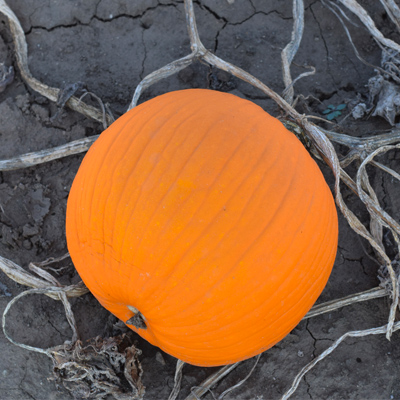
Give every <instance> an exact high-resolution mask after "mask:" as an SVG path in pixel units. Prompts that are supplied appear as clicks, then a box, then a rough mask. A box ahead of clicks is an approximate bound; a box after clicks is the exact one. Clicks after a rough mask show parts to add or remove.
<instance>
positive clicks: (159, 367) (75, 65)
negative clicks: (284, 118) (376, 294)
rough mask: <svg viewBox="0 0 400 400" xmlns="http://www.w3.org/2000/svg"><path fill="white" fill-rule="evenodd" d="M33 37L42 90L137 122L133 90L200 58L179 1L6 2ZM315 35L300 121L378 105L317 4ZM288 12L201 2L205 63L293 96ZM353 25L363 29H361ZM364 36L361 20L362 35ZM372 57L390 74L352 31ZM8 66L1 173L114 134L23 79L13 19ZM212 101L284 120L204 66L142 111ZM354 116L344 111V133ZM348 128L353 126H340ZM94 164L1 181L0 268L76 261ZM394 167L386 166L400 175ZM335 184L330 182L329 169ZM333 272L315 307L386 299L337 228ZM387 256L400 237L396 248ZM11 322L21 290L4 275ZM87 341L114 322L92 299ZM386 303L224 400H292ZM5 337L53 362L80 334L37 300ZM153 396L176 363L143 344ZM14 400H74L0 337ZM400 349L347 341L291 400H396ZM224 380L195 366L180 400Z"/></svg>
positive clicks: (306, 339)
mask: <svg viewBox="0 0 400 400" xmlns="http://www.w3.org/2000/svg"><path fill="white" fill-rule="evenodd" d="M8 3H9V5H10V7H11V8H12V9H13V11H14V12H15V14H16V15H17V17H18V18H19V20H20V21H21V24H22V27H23V29H24V31H25V34H26V39H27V43H28V51H29V66H30V69H31V72H32V74H33V76H34V77H36V78H37V79H39V80H40V81H43V82H45V83H46V84H48V85H50V86H53V87H58V88H62V87H65V86H66V85H69V84H73V83H77V82H83V84H84V85H85V88H87V90H88V91H90V92H92V93H94V94H96V95H97V96H99V97H100V98H101V99H102V101H103V102H104V103H108V104H109V107H110V109H111V110H112V112H113V114H114V115H115V116H119V115H121V114H122V113H123V112H124V111H125V110H126V108H127V106H128V104H129V102H130V100H131V97H132V94H133V92H134V89H135V87H136V86H137V85H138V83H139V82H140V80H141V79H142V78H144V77H145V76H146V75H147V74H149V73H151V72H152V71H154V70H156V69H157V68H160V67H162V66H163V65H165V64H167V63H169V62H171V61H173V60H176V59H178V58H180V57H182V56H184V55H186V54H188V53H189V52H190V43H189V38H188V35H187V28H186V23H185V14H184V6H183V2H182V1H173V0H135V1H129V0H69V1H62V0H51V1H50V0H12V1H11V0H9V1H8ZM361 4H362V5H363V6H364V7H365V8H366V9H367V10H368V11H369V12H370V14H371V15H373V16H374V19H375V22H376V24H377V26H378V27H379V28H380V29H381V30H382V32H383V33H384V34H385V35H386V36H388V37H390V38H392V39H394V40H397V41H399V36H398V35H397V34H396V32H395V28H394V26H393V25H392V24H391V22H390V20H388V18H387V17H386V15H385V13H384V9H383V7H382V6H381V5H380V3H379V2H378V1H376V0H363V1H361ZM305 7H306V12H305V31H304V37H303V41H302V45H301V47H300V50H299V52H298V54H297V55H296V57H295V60H294V61H295V64H296V65H294V66H293V67H292V72H293V74H294V75H295V76H296V75H298V74H300V73H302V72H304V68H303V67H302V66H304V65H309V66H314V67H315V69H316V73H315V74H314V75H313V76H309V77H306V78H304V79H302V80H300V81H298V82H297V83H296V85H295V92H296V94H297V95H302V96H301V98H300V99H299V103H298V109H299V110H300V111H301V112H304V113H307V114H310V115H315V116H319V117H322V116H323V114H322V113H323V111H324V110H325V109H327V107H328V106H329V105H331V104H332V105H334V106H336V105H339V104H350V103H351V102H352V101H355V100H356V99H357V98H360V99H366V98H367V97H368V90H367V83H368V79H369V78H371V77H372V76H374V75H375V72H374V70H373V68H372V67H371V66H368V65H365V64H363V63H362V62H360V60H359V59H358V58H357V57H356V55H355V52H354V49H353V47H352V45H351V44H350V42H349V40H348V38H347V36H346V34H345V32H344V30H343V27H342V25H341V23H340V22H339V21H338V20H337V18H336V17H335V16H334V15H333V14H332V12H331V11H330V10H329V9H328V8H326V7H324V5H323V4H322V2H321V1H319V0H306V1H305ZM291 8H292V7H291V2H290V1H288V0H287V1H283V0H236V1H235V2H233V3H232V4H230V2H227V1H223V0H199V1H196V2H195V12H196V16H197V22H198V28H199V33H200V36H201V38H202V41H203V43H204V45H205V46H206V48H208V49H210V50H212V51H213V52H215V53H216V54H217V55H218V56H220V57H221V58H223V59H225V60H227V61H230V62H232V63H233V64H236V65H237V66H239V67H241V68H243V69H244V70H246V71H248V72H250V73H252V74H253V75H255V76H256V77H257V78H259V79H260V80H261V81H263V82H264V83H266V84H267V85H269V86H270V87H271V88H273V89H274V90H275V91H277V92H278V93H281V92H282V90H283V89H284V86H283V80H282V69H281V62H280V52H281V50H282V48H283V47H284V46H285V45H286V44H287V43H288V41H289V40H290V36H291V29H292V24H293V19H292V9H291ZM352 19H353V20H355V17H354V16H352ZM356 22H357V21H356ZM349 29H350V31H351V33H352V37H353V41H354V44H355V46H356V47H357V49H358V51H359V52H360V54H361V56H362V57H363V58H365V59H366V60H367V61H368V62H369V63H370V64H372V65H379V63H380V57H381V51H380V48H379V47H378V45H377V44H376V43H375V42H374V41H373V40H372V39H371V37H370V35H369V34H368V32H367V31H366V30H365V29H364V28H362V27H361V25H360V24H358V27H357V26H353V25H351V24H349ZM0 62H2V63H5V65H7V66H14V68H15V77H14V80H13V82H12V83H10V84H9V85H8V86H7V87H6V89H5V90H4V91H3V92H2V93H0V159H8V158H11V157H13V156H16V155H20V154H24V153H28V152H32V151H38V150H41V149H46V148H51V147H54V146H58V145H61V144H65V143H68V142H70V141H73V140H76V139H80V138H85V137H88V136H92V135H95V134H99V133H101V131H102V125H101V124H100V123H98V122H96V121H92V120H89V119H88V118H86V117H84V116H82V115H80V114H78V113H76V112H73V111H70V110H68V109H62V110H60V109H58V107H57V106H56V105H55V104H54V103H52V102H50V101H49V100H47V99H46V98H44V97H42V96H40V95H39V94H37V93H36V92H34V91H33V90H31V89H30V88H29V87H28V86H27V85H26V83H24V81H23V80H22V79H21V75H20V73H19V71H18V68H17V66H16V62H15V55H14V46H13V43H12V37H11V35H10V31H9V27H8V24H7V21H6V19H5V18H4V17H0ZM193 87H201V88H211V89H216V90H221V91H226V92H231V93H234V94H237V95H239V96H241V97H244V98H247V99H250V100H252V101H254V102H255V103H257V104H259V105H260V106H262V107H263V108H264V109H265V110H267V111H268V112H270V113H271V114H273V115H275V116H280V115H281V112H280V110H279V109H278V107H277V106H276V105H275V104H274V103H273V102H272V101H271V100H270V99H268V98H267V97H266V96H265V95H264V94H263V93H261V92H259V91H258V90H256V89H255V88H253V87H252V86H250V85H249V84H247V83H244V82H242V81H239V80H238V79H236V78H233V77H232V76H230V75H228V74H227V73H225V72H221V71H218V70H215V69H214V68H212V67H210V66H208V65H205V64H203V63H195V64H192V65H191V66H190V67H188V68H187V69H185V70H183V71H181V72H180V73H178V74H177V75H175V76H173V77H171V78H168V79H166V80H163V81H161V82H159V83H157V84H156V85H154V86H152V87H151V88H150V89H148V90H146V91H145V93H144V95H143V96H142V98H141V100H140V101H145V100H147V99H150V98H152V97H154V96H156V95H159V94H162V93H165V92H168V91H171V90H176V89H182V88H193ZM347 114H348V112H347V110H344V111H343V113H342V115H341V116H340V117H339V120H341V119H343V118H344V117H345V116H346V115H347ZM336 122H340V121H336ZM388 128H390V126H389V125H388V124H387V123H386V122H385V121H384V120H383V119H380V118H379V117H371V118H369V119H362V120H358V121H355V120H354V119H353V118H352V117H351V116H348V117H347V118H346V119H345V120H344V121H342V122H341V124H340V129H341V130H342V132H345V133H347V134H349V135H354V136H363V135H364V136H365V135H368V132H373V131H383V130H385V129H388ZM82 158H83V155H74V156H69V157H65V158H62V159H59V160H55V161H52V162H48V163H46V164H42V165H39V166H35V167H31V168H25V169H20V170H16V171H7V172H0V210H1V211H0V254H1V255H2V256H3V257H6V258H8V259H10V260H12V261H14V262H15V263H17V264H19V265H21V266H23V267H24V268H27V266H28V264H29V262H31V261H42V260H44V259H47V258H49V257H58V256H61V255H63V254H64V253H66V251H67V248H66V240H65V233H64V227H65V209H66V201H67V197H68V192H69V188H70V186H71V183H72V181H73V178H74V175H75V173H76V171H77V169H78V167H79V165H80V162H81V160H82ZM398 158H399V157H398V155H397V154H396V153H393V154H392V153H389V155H388V159H387V160H386V161H387V163H388V165H389V166H391V167H393V168H395V167H396V165H398ZM319 165H320V167H321V169H322V171H323V172H324V174H325V176H326V179H327V181H328V183H329V184H330V185H331V187H332V183H333V178H332V174H331V172H330V171H329V169H328V168H327V167H326V166H325V165H324V164H322V163H319ZM371 181H372V184H373V185H374V188H375V189H376V191H377V193H378V195H379V196H380V198H381V202H382V204H383V205H384V207H385V208H386V209H387V210H388V211H389V212H391V213H392V215H394V216H395V217H399V214H400V211H399V210H400V208H399V202H400V200H399V198H400V197H399V189H398V187H396V186H395V184H394V183H393V181H392V180H390V179H389V178H387V176H385V175H384V174H383V173H381V172H379V171H374V172H373V173H372V175H371ZM343 194H344V198H345V200H346V201H347V202H348V204H349V205H350V207H351V208H352V209H353V211H354V212H356V214H357V215H358V216H359V217H360V218H361V219H362V220H363V221H367V212H366V211H365V209H364V208H363V207H362V205H361V204H360V203H359V202H358V201H357V199H356V198H355V197H354V196H352V194H351V192H350V190H347V189H346V188H344V189H343ZM339 223H340V237H339V248H338V253H337V259H336V263H335V266H334V269H333V272H332V275H331V278H330V280H329V282H328V285H327V287H326V288H325V290H324V292H323V294H322V295H321V298H320V299H319V300H318V302H323V301H327V300H331V299H336V298H340V297H343V296H346V295H350V294H352V293H356V292H359V291H363V290H367V289H370V288H373V287H376V286H377V285H379V280H378V278H377V271H378V268H379V265H377V263H376V262H375V261H374V260H373V259H372V258H371V254H372V252H371V249H370V248H369V247H368V244H367V243H364V242H361V240H360V239H359V238H358V236H357V235H356V234H355V233H353V231H352V230H351V229H350V228H349V226H348V224H347V222H346V221H345V219H344V218H343V217H341V216H340V217H339ZM385 240H386V241H387V243H386V244H388V245H390V243H389V241H390V238H389V237H386V238H385ZM62 267H63V269H61V270H59V271H58V272H57V274H56V276H57V278H58V279H60V280H61V281H62V282H64V283H68V282H76V281H77V279H78V277H77V274H76V272H75V271H74V268H73V266H72V265H71V263H70V261H67V262H64V263H63V264H62ZM0 282H1V284H0V312H3V310H4V308H5V307H6V304H7V303H8V302H9V301H10V299H11V298H12V297H14V296H16V295H17V294H19V293H20V292H22V291H23V290H25V288H24V287H22V286H21V285H18V284H16V283H15V282H13V281H12V280H10V279H9V278H7V277H6V275H4V274H3V273H0ZM72 307H73V311H74V313H75V317H76V319H77V323H78V329H79V332H80V335H81V337H82V338H83V339H89V338H91V337H95V336H97V335H101V334H102V333H103V332H104V329H105V327H106V326H107V323H108V321H109V318H110V316H109V314H108V312H107V311H106V310H104V309H103V308H102V307H101V306H100V305H99V304H98V303H97V301H96V300H95V299H94V298H93V297H92V296H91V295H90V294H87V295H84V296H82V297H80V298H77V299H74V300H72ZM388 312H389V300H388V299H387V298H382V299H377V300H373V301H368V302H365V303H358V304H355V305H352V306H348V307H346V308H342V309H340V310H338V311H333V312H331V313H327V314H324V315H322V316H318V317H315V318H311V319H309V320H306V321H302V322H301V323H300V324H299V325H298V326H297V327H296V328H295V329H294V330H293V331H292V332H291V333H290V334H289V335H288V336H287V337H286V338H285V339H284V340H283V341H282V342H280V343H279V344H277V345H276V346H275V347H273V348H272V349H270V350H268V351H267V352H265V353H264V354H263V355H262V357H261V359H260V361H259V363H258V365H257V367H256V368H255V370H254V372H253V373H252V375H251V377H250V378H249V379H248V380H247V381H246V382H245V383H244V384H243V385H242V386H240V387H239V388H237V389H235V390H234V391H232V392H230V393H229V394H227V395H226V397H225V399H243V400H244V399H279V398H280V397H281V396H282V394H283V393H284V392H285V390H287V389H288V388H289V387H290V385H291V383H292V381H293V379H294V377H295V375H296V374H297V373H298V371H300V369H301V368H302V367H303V366H304V365H306V364H307V363H308V362H310V361H311V360H312V359H314V358H315V357H316V356H318V355H319V354H320V353H321V352H323V351H324V350H325V349H326V348H327V347H329V345H331V344H332V343H333V342H334V341H335V340H336V339H337V338H339V337H340V336H341V335H342V334H344V333H345V332H347V331H352V330H359V329H366V328H372V327H376V326H381V325H384V324H385V323H386V321H387V318H388ZM8 330H9V332H10V334H11V335H12V336H13V338H14V339H15V340H17V341H20V342H23V343H26V344H29V345H32V346H38V347H42V348H47V347H49V346H54V345H57V344H61V343H63V342H64V341H65V340H68V339H70V336H71V330H70V328H69V326H68V323H67V321H66V320H65V316H64V311H63V308H62V306H61V305H60V304H59V302H56V301H53V300H51V299H49V298H48V297H46V296H28V297H25V298H24V299H22V300H21V301H20V302H19V303H17V305H15V306H14V307H13V309H12V310H11V312H10V318H9V322H8ZM135 340H137V347H138V348H140V349H141V350H142V355H141V356H140V361H141V363H142V366H143V371H144V373H143V383H144V385H145V386H146V395H145V398H147V399H154V400H158V399H166V398H168V396H169V393H170V391H171V389H172V386H173V377H174V371H175V365H176V360H175V359H174V358H173V357H171V356H169V355H167V354H165V353H163V352H161V351H160V350H159V349H157V348H154V347H152V346H150V345H149V344H147V343H146V342H144V341H143V340H141V339H140V338H139V337H137V338H135ZM0 354H1V356H0V399H1V400H31V399H35V400H47V399H52V400H68V399H72V397H71V395H70V394H69V392H68V391H67V390H66V389H65V388H63V386H62V385H57V384H56V383H55V382H54V381H52V380H50V379H49V378H50V377H51V376H52V364H51V361H50V359H48V358H47V357H46V356H45V355H42V354H37V353H34V352H29V351H27V350H24V349H21V348H19V347H16V346H14V345H13V344H11V343H10V342H8V340H7V339H6V338H5V337H4V335H3V333H0ZM399 356H400V339H399V337H398V334H394V336H393V337H392V339H391V341H388V340H386V338H385V337H384V335H375V336H368V337H365V338H357V339H356V338H349V339H346V340H345V341H344V342H343V343H342V344H341V345H340V346H339V347H338V348H337V350H336V351H334V352H333V353H332V354H331V355H330V356H329V357H327V358H326V359H325V360H323V361H321V362H320V363H319V364H318V365H317V366H316V367H315V368H314V369H313V370H312V371H310V372H309V373H308V374H306V376H305V377H304V378H303V379H302V381H301V383H300V385H299V388H298V390H297V391H296V392H295V394H294V395H293V399H314V400H316V399H331V400H333V399H370V400H374V399H382V400H383V399H399V398H400V383H399V379H398V377H399V375H400V364H399V362H398V357H399ZM253 363H254V360H248V361H246V362H243V363H242V364H241V365H240V366H239V367H238V368H237V369H236V370H235V371H234V372H232V373H231V374H230V375H229V376H227V377H226V378H225V379H224V380H223V381H222V382H221V383H219V384H218V385H217V386H216V387H214V388H213V389H212V390H213V394H214V395H215V396H218V394H220V393H222V392H223V391H224V390H225V389H227V388H228V387H230V386H232V385H234V384H235V383H237V382H238V381H240V380H241V379H242V378H243V377H244V376H246V374H247V373H248V371H249V370H250V368H251V366H252V365H253ZM213 371H214V369H207V368H200V367H193V366H188V365H187V366H185V368H184V375H183V380H182V390H181V392H180V395H179V397H178V398H179V399H184V398H185V397H186V396H187V395H188V394H189V392H190V389H191V387H194V386H198V385H199V384H200V383H201V382H202V381H203V380H204V379H205V378H206V377H207V376H209V375H210V374H211V373H212V372H213ZM213 394H211V393H208V394H207V395H206V396H204V398H205V399H207V400H211V399H212V398H213Z"/></svg>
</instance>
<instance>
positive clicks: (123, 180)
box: [66, 89, 338, 366]
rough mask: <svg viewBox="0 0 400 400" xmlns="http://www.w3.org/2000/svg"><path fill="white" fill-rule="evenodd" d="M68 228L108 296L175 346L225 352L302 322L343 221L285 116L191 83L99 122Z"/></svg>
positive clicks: (209, 355) (206, 358)
mask: <svg viewBox="0 0 400 400" xmlns="http://www.w3.org/2000/svg"><path fill="white" fill-rule="evenodd" d="M66 230H67V242H68V248H69V251H70V254H71V257H72V260H73V262H74V264H75V266H76V269H77V270H78V272H79V274H80V276H81V277H82V279H83V281H84V282H85V284H86V285H87V287H88V288H89V289H90V291H91V292H92V293H93V295H94V296H95V297H96V298H97V299H98V300H99V302H100V303H101V304H102V305H103V306H104V307H105V308H107V309H108V310H109V311H110V312H112V313H113V314H115V315H116V316H117V317H118V318H120V319H121V320H123V321H125V322H127V324H128V326H129V327H130V328H132V329H133V330H134V331H136V332H137V333H138V334H139V335H141V336H142V337H144V338H145V339H147V340H148V341H149V342H150V343H152V344H154V345H156V346H159V347H160V348H161V349H163V350H164V351H166V352H167V353H169V354H171V355H173V356H175V357H177V358H179V359H181V360H183V361H186V362H188V363H191V364H195V365H202V366H216V365H223V364H230V363H234V362H236V361H239V360H243V359H246V358H249V357H252V356H254V355H256V354H259V353H260V352H262V351H264V350H266V349H268V348H270V347H271V346H273V345H274V344H275V343H277V342H278V341H280V340H281V339H282V338H283V337H284V336H285V335H287V334H288V333H289V332H290V331H291V330H292V329H293V328H294V327H295V326H296V325H297V324H298V323H299V321H300V320H301V319H302V317H303V316H304V315H305V314H306V313H307V311H308V310H309V309H310V308H311V306H312V305H313V304H314V302H315V301H316V299H317V297H318V296H319V294H320V293H321V291H322V289H323V288H324V286H325V284H326V282H327V280H328V277H329V275H330V272H331V269H332V265H333V263H334V259H335V255H336V248H337V237H338V222H337V213H336V208H335V204H334V201H333V198H332V194H331V192H330V190H329V188H328V186H327V184H326V182H325V180H324V177H323V175H322V173H321V171H320V170H319V168H318V166H317V165H316V163H315V162H314V160H313V159H312V158H311V157H310V155H309V154H308V152H307V151H306V150H305V149H304V147H303V146H302V144H301V143H300V141H299V140H298V139H297V138H296V137H295V136H294V135H293V134H292V133H291V132H289V131H288V130H286V129H285V128H284V126H283V125H282V124H281V122H279V121H278V120H277V119H275V118H274V117H272V116H270V115H269V114H267V113H266V112H265V111H263V110H262V109H261V108H260V107H259V106H257V105H255V104H253V103H252V102H250V101H247V100H244V99H241V98H239V97H236V96H234V95H231V94H226V93H220V92H216V91H211V90H202V89H193V90H181V91H176V92H171V93H168V94H165V95H162V96H159V97H156V98H154V99H152V100H150V101H147V102H145V103H143V104H141V105H139V106H138V107H136V108H134V109H132V110H131V111H129V112H127V113H126V114H125V115H123V116H122V117H121V118H119V119H118V120H117V121H116V122H115V123H113V124H112V125H111V126H110V127H109V128H108V129H107V130H106V131H105V132H104V133H103V134H102V135H101V136H100V138H99V139H98V140H97V141H96V142H95V143H94V145H93V146H92V147H91V149H90V150H89V152H88V153H87V155H86V157H85V158H84V160H83V162H82V165H81V167H80V169H79V171H78V173H77V176H76V178H75V180H74V182H73V185H72V188H71V192H70V195H69V199H68V206H67V220H66Z"/></svg>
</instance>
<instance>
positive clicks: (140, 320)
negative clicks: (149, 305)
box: [125, 306, 147, 329]
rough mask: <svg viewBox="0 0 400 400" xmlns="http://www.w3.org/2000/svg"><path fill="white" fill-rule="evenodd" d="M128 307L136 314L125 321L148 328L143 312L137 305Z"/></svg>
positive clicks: (136, 326) (138, 327) (137, 326)
mask: <svg viewBox="0 0 400 400" xmlns="http://www.w3.org/2000/svg"><path fill="white" fill-rule="evenodd" d="M128 308H129V310H130V311H132V312H133V313H135V315H134V316H133V317H131V318H129V319H128V321H126V322H125V323H126V324H127V325H133V326H134V327H135V328H136V329H147V326H146V322H145V318H144V316H143V314H142V313H141V312H140V311H139V310H138V309H137V308H136V307H133V306H128Z"/></svg>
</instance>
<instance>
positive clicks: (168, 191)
mask: <svg viewBox="0 0 400 400" xmlns="http://www.w3.org/2000/svg"><path fill="white" fill-rule="evenodd" d="M205 137H206V134H204V138H205ZM196 149H197V146H196V148H195V149H193V151H192V154H193V153H194V152H195V151H196ZM192 154H191V155H190V156H188V158H187V160H186V161H185V163H184V165H186V164H187V162H189V160H190V158H191V156H192ZM176 178H177V177H176ZM145 182H146V180H145ZM127 186H128V185H127ZM171 190H172V187H170V188H169V189H168V190H167V192H166V193H165V195H164V196H163V198H165V196H167V195H168V193H170V192H171ZM141 195H142V194H141ZM139 201H140V196H138V198H137V201H136V204H137V203H138V202H139ZM136 204H135V206H134V207H133V209H132V211H131V215H132V216H133V214H135V211H136ZM129 221H131V218H129ZM139 245H140V244H138V245H137V246H139ZM123 248H124V243H122V245H121V249H122V250H123ZM133 251H135V250H134V249H133Z"/></svg>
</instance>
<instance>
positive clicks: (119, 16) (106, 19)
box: [25, 3, 176, 36]
mask: <svg viewBox="0 0 400 400" xmlns="http://www.w3.org/2000/svg"><path fill="white" fill-rule="evenodd" d="M98 6H99V4H97V6H96V13H97V8H98ZM159 7H163V8H167V7H174V8H176V4H160V3H158V4H157V5H156V6H155V7H149V8H146V10H144V11H143V12H142V13H141V14H138V15H130V14H125V13H122V14H118V15H113V16H112V18H100V17H99V16H97V15H96V13H95V14H94V15H93V16H92V17H91V18H90V21H89V22H87V23H85V22H81V21H76V22H74V23H71V24H59V25H55V26H52V27H51V28H46V27H45V26H40V25H32V24H31V27H30V29H29V30H28V31H26V32H25V35H26V36H27V35H29V34H31V33H32V31H33V30H35V29H37V30H44V31H46V32H52V31H54V30H56V29H60V28H74V27H76V26H90V24H91V23H92V21H93V20H97V21H100V22H104V23H108V22H112V21H114V20H116V19H120V18H129V19H140V18H143V17H144V16H145V15H146V13H147V12H149V11H152V10H155V9H157V8H159Z"/></svg>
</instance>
